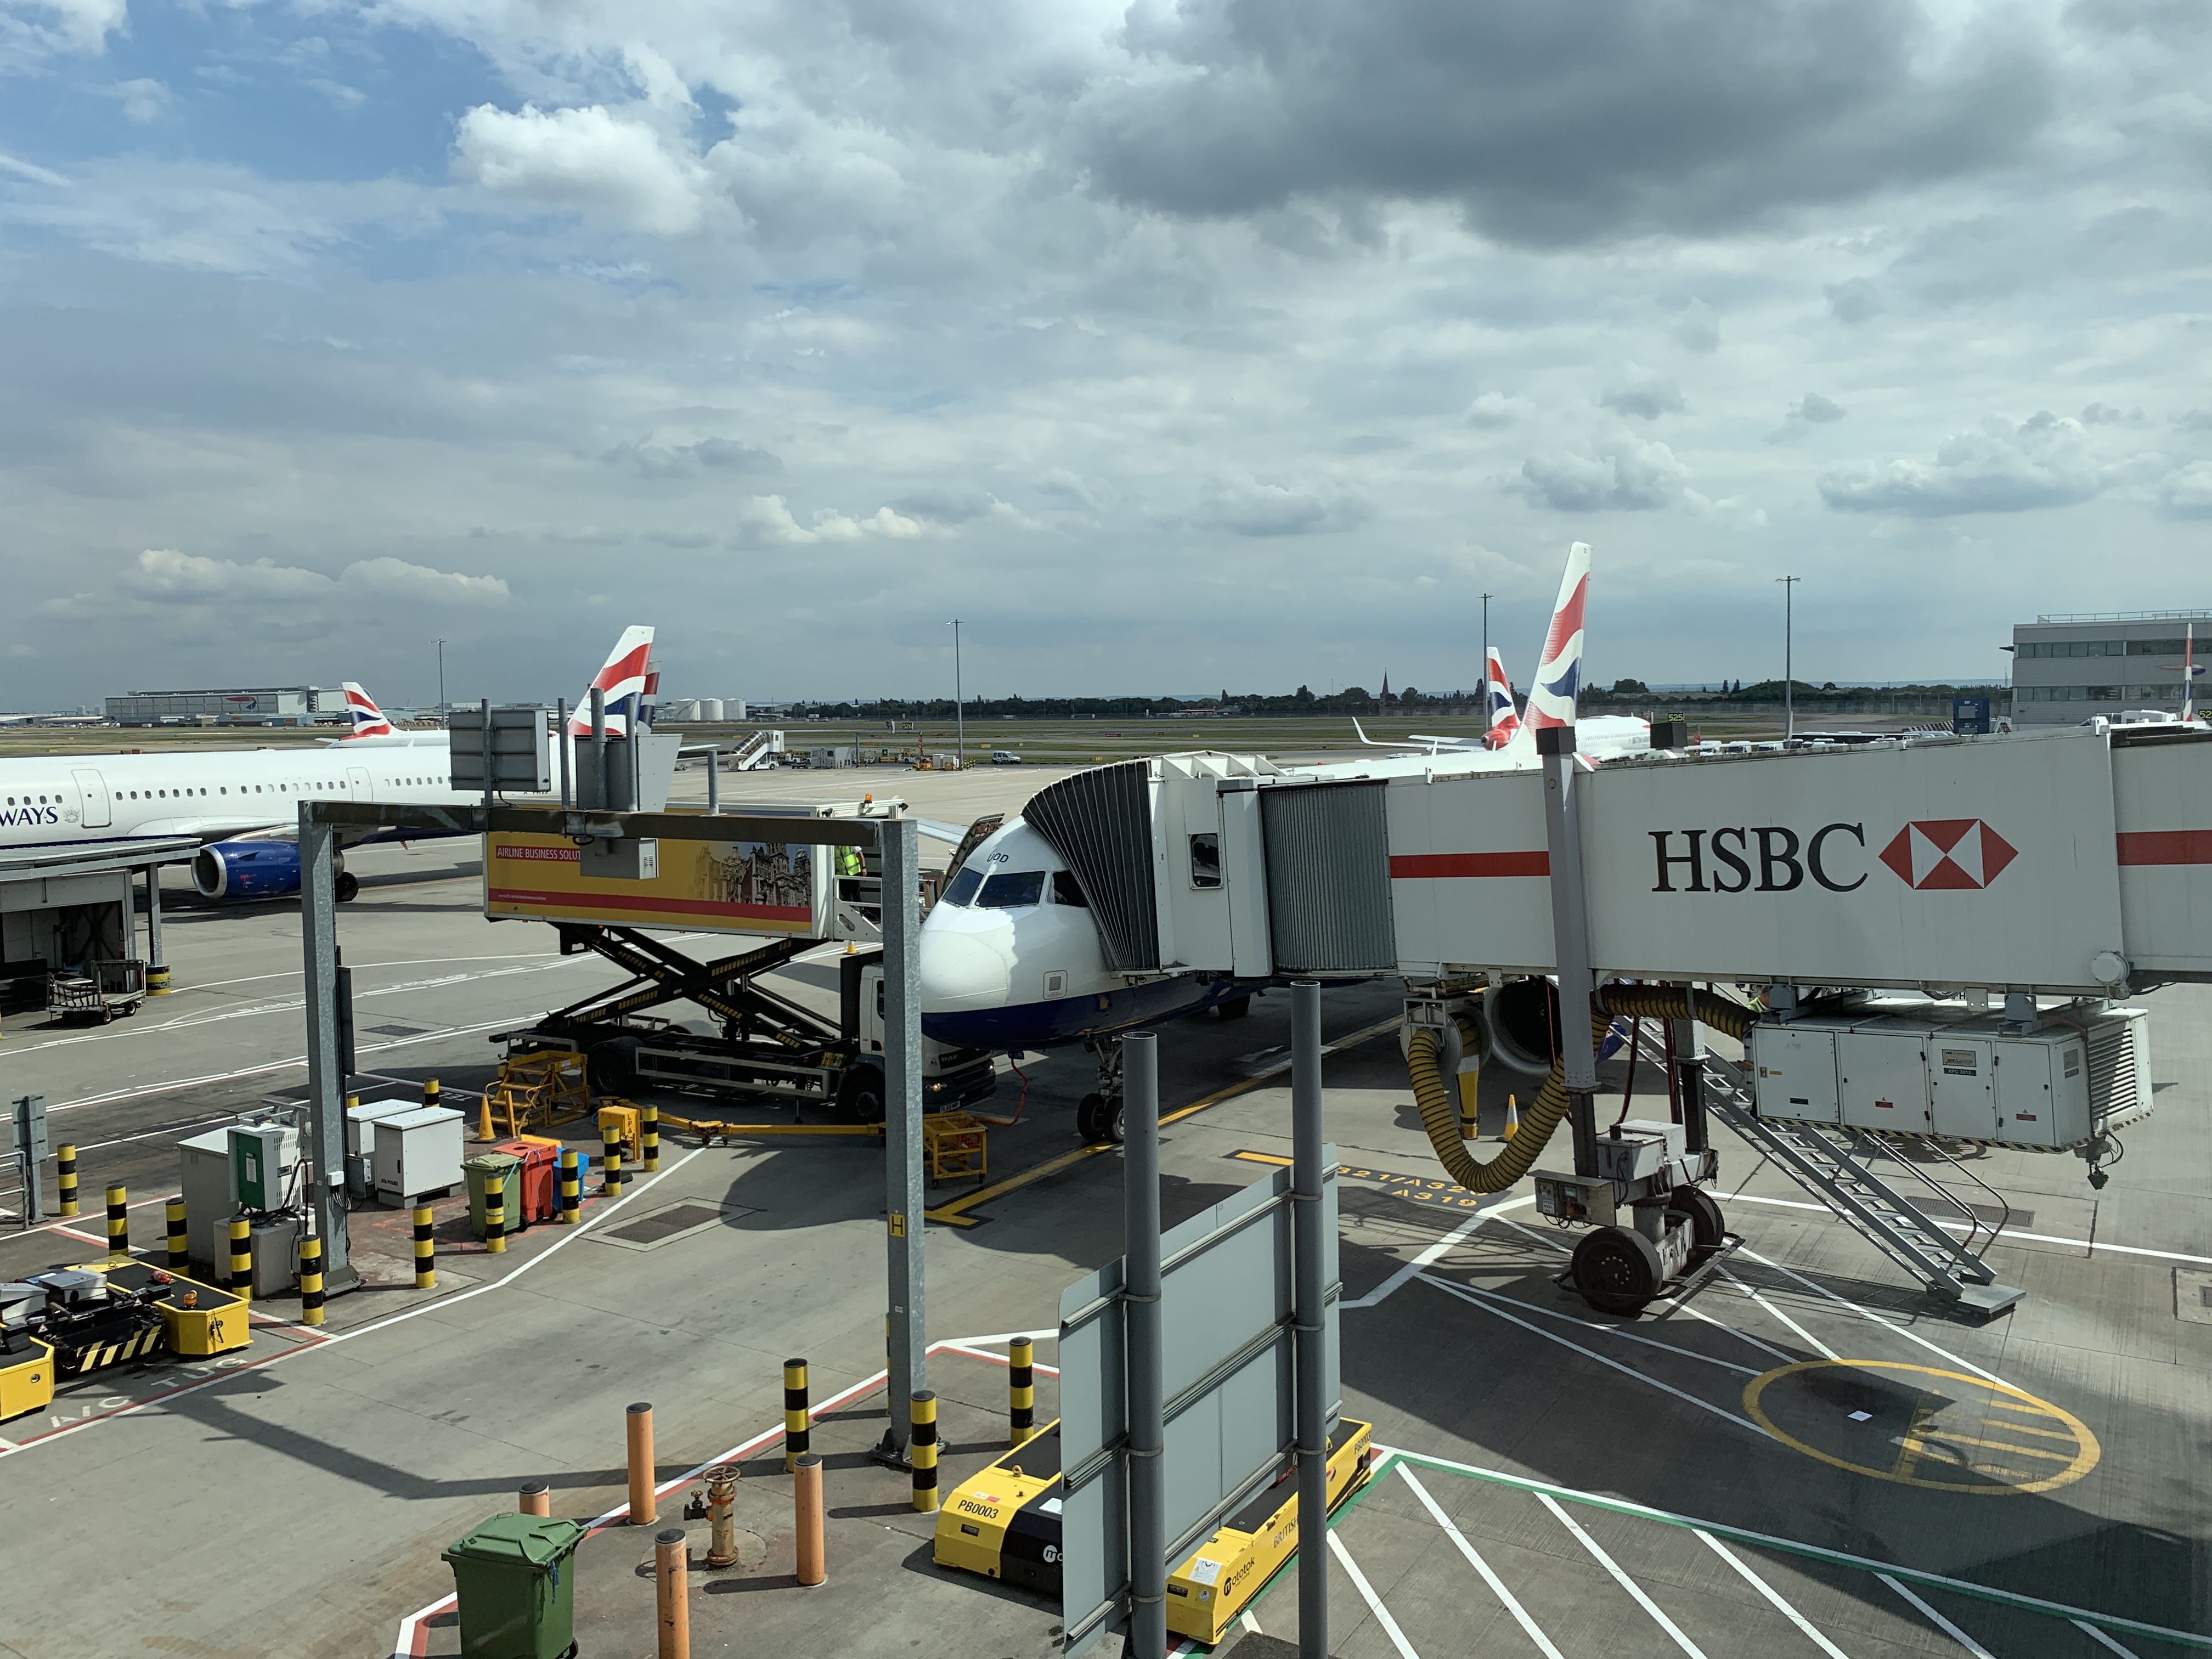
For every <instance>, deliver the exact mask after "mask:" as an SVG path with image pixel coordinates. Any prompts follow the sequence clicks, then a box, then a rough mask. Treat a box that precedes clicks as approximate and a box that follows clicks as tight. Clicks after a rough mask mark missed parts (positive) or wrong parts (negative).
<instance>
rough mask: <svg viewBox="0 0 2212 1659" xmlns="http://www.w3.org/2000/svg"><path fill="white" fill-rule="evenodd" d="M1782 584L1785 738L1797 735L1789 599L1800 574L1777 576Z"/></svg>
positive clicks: (1793, 632)
mask: <svg viewBox="0 0 2212 1659" xmlns="http://www.w3.org/2000/svg"><path fill="white" fill-rule="evenodd" d="M1774 580H1777V581H1778V582H1780V583H1781V584H1782V722H1783V724H1782V735H1783V737H1784V739H1785V740H1786V739H1788V738H1794V737H1796V735H1797V670H1796V663H1795V661H1794V660H1793V658H1794V653H1795V635H1796V618H1795V615H1794V611H1795V607H1794V606H1793V605H1792V604H1791V601H1792V600H1794V599H1796V597H1797V584H1798V583H1799V582H1802V581H1803V580H1805V579H1804V578H1803V577H1802V576H1777V577H1776V578H1775V579H1774Z"/></svg>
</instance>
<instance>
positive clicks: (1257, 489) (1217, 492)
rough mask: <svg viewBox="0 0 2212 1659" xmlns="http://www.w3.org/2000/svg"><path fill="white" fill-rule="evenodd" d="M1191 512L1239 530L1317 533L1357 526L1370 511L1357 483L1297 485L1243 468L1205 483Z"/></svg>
mask: <svg viewBox="0 0 2212 1659" xmlns="http://www.w3.org/2000/svg"><path fill="white" fill-rule="evenodd" d="M1195 516H1196V518H1197V520H1198V521H1199V522H1200V524H1204V525H1208V526H1212V527H1214V528H1216V529H1219V530H1227V531H1231V532H1234V533H1236V534H1237V535H1239V536H1317V535H1326V534H1328V533H1330V532H1335V531H1341V530H1353V529H1357V528H1358V526H1361V525H1363V524H1365V523H1366V522H1367V521H1368V520H1370V519H1372V518H1373V517H1374V516H1375V504H1374V503H1373V502H1372V501H1370V500H1368V498H1367V492H1366V491H1364V489H1359V488H1358V486H1357V485H1343V484H1336V483H1319V484H1316V485H1313V486H1311V487H1310V488H1306V489H1299V488H1297V487H1295V486H1293V485H1291V484H1284V483H1274V482H1273V481H1272V480H1269V479H1264V478H1255V477H1252V476H1251V475H1250V474H1249V473H1243V474H1239V475H1236V476H1233V477H1218V478H1215V479H1214V480H1213V481H1212V483H1209V484H1207V486H1206V493H1205V495H1204V497H1203V499H1202V500H1201V501H1200V502H1199V507H1198V512H1197V513H1196V515H1195Z"/></svg>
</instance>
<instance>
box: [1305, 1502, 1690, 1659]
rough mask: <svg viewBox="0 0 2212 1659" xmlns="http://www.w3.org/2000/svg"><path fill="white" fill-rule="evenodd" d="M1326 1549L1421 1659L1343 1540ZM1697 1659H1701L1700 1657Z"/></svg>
mask: <svg viewBox="0 0 2212 1659" xmlns="http://www.w3.org/2000/svg"><path fill="white" fill-rule="evenodd" d="M1328 1547H1329V1553H1331V1554H1332V1555H1334V1556H1335V1557H1336V1563H1337V1565H1339V1566H1340V1567H1342V1568H1343V1569H1344V1571H1345V1575H1346V1577H1349V1578H1350V1579H1351V1580H1352V1585H1353V1588H1355V1589H1358V1592H1359V1593H1360V1595H1362V1596H1364V1598H1366V1601H1367V1610H1368V1611H1369V1612H1370V1613H1373V1614H1374V1615H1375V1622H1376V1624H1378V1625H1380V1626H1383V1631H1384V1632H1385V1633H1386V1634H1387V1635H1388V1636H1389V1638H1390V1640H1391V1641H1392V1642H1393V1643H1395V1644H1396V1646H1397V1649H1398V1651H1399V1652H1400V1653H1401V1654H1403V1655H1404V1656H1405V1659H1421V1656H1420V1655H1419V1654H1418V1653H1416V1652H1414V1651H1413V1644H1412V1643H1411V1642H1408V1641H1407V1639H1406V1632H1403V1631H1401V1630H1400V1629H1399V1628H1398V1621H1397V1620H1395V1619H1393V1618H1392V1617H1391V1616H1390V1609H1389V1608H1388V1607H1384V1606H1383V1598H1382V1597H1381V1596H1379V1595H1376V1593H1375V1586H1374V1585H1372V1584H1370V1583H1368V1582H1367V1575H1366V1574H1365V1573H1364V1572H1362V1571H1360V1570H1359V1563H1358V1562H1357V1561H1355V1560H1353V1559H1352V1552H1351V1551H1350V1550H1348V1549H1346V1548H1345V1547H1344V1540H1342V1539H1341V1538H1339V1537H1338V1536H1337V1535H1336V1534H1334V1533H1333V1532H1332V1533H1331V1534H1329V1535H1328ZM1699 1659H1703V1656H1702V1655H1701V1656H1699Z"/></svg>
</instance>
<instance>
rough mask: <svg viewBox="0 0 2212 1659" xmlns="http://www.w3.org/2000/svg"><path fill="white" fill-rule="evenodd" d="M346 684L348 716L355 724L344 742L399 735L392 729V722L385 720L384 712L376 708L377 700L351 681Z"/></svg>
mask: <svg viewBox="0 0 2212 1659" xmlns="http://www.w3.org/2000/svg"><path fill="white" fill-rule="evenodd" d="M344 684H345V700H346V715H347V718H348V719H349V720H352V722H353V730H352V731H350V732H347V733H346V735H345V738H344V739H343V740H344V741H351V740H352V739H353V738H389V737H394V736H397V735H398V734H397V733H396V732H393V731H392V722H391V721H390V720H386V719H385V718H384V711H383V710H382V709H381V708H378V707H377V706H376V699H375V698H374V697H372V696H369V695H368V692H366V691H364V690H362V689H361V688H360V687H359V686H358V685H356V684H354V683H353V682H352V681H351V680H347V681H345V682H344Z"/></svg>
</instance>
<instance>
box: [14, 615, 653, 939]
mask: <svg viewBox="0 0 2212 1659" xmlns="http://www.w3.org/2000/svg"><path fill="white" fill-rule="evenodd" d="M652 642H653V629H650V628H642V627H635V628H630V629H626V630H624V632H623V636H622V639H621V641H620V642H619V643H618V644H617V646H616V647H615V649H614V651H613V653H611V654H610V655H609V657H608V658H607V660H606V662H605V665H603V666H602V667H601V668H600V670H599V673H598V674H597V675H595V676H594V677H593V678H592V685H593V686H594V687H596V688H598V689H599V690H602V691H604V692H605V693H606V694H607V695H608V697H609V701H610V706H611V707H613V708H619V709H620V711H621V714H622V718H623V730H624V731H627V730H628V727H629V716H630V715H631V714H634V713H635V712H636V710H637V708H638V707H639V706H640V705H641V702H642V701H643V699H644V697H645V696H647V694H648V693H649V691H650V690H651V689H652V682H653V679H654V678H657V677H655V676H653V675H652V674H651V673H649V672H648V671H647V660H648V659H649V658H650V655H651V647H652ZM346 690H347V705H348V711H349V716H350V719H351V722H352V731H351V732H350V733H349V735H348V736H346V737H344V738H337V739H335V740H332V741H330V742H327V743H325V744H321V745H319V746H317V747H313V748H300V749H246V750H214V751H206V750H201V751H196V752H187V751H184V750H172V751H167V752H160V751H157V752H152V753H142V754H136V755H112V754H111V755H53V756H34V757H20V758H9V759H5V760H0V851H7V850H12V849H14V848H58V847H85V846H97V845H103V844H118V845H119V844H125V843H128V842H138V841H158V840H170V839H174V838H177V837H180V836H191V837H194V838H196V839H197V840H200V841H202V842H206V843H208V844H207V845H205V846H204V847H203V848H201V849H200V852H199V854H198V855H197V857H196V858H195V859H194V860H193V861H192V883H193V885H194V886H195V887H196V888H197V890H198V891H199V893H200V896H201V897H203V898H204V899H210V900H216V901H235V900H242V899H259V898H277V897H283V896H289V895H290V894H294V893H296V892H298V891H299V890H300V849H299V846H298V843H297V839H296V837H297V833H298V830H297V825H298V821H299V803H300V802H301V800H313V799H325V800H374V801H386V802H398V803H404V804H406V805H423V806H447V805H470V804H471V803H475V802H480V801H481V800H482V799H483V795H482V794H481V793H479V792H477V791H473V790H467V791H457V790H455V789H454V788H453V786H452V781H451V772H452V769H451V763H450V761H449V760H448V758H447V752H448V744H449V742H450V738H449V736H448V734H447V733H446V732H398V731H396V730H394V728H393V727H392V724H391V722H390V721H389V720H386V719H385V718H384V715H383V713H382V711H381V710H380V709H379V708H377V706H376V703H375V702H374V699H373V698H371V697H370V696H368V693H367V692H366V691H364V690H361V688H360V687H359V686H357V685H353V684H349V685H348V686H347V688H346ZM588 702H589V698H588V694H587V696H586V705H587V706H588ZM609 723H610V725H612V723H613V722H612V720H610V722H609ZM588 730H589V720H588V716H587V717H586V732H588ZM509 799H535V797H512V796H511V797H509ZM432 838H433V837H432V836H429V835H428V833H426V832H424V831H422V830H416V829H408V830H404V831H403V830H376V831H371V832H368V833H366V834H362V835H352V836H346V837H345V838H344V841H343V845H344V846H349V847H350V846H359V845H362V843H364V842H381V841H417V840H429V839H432ZM359 891H360V883H359V881H358V880H357V879H356V878H355V877H354V876H353V875H351V874H350V873H349V872H346V871H345V870H344V868H343V863H341V867H340V869H339V872H338V876H337V897H338V898H339V900H340V901H341V902H343V901H345V900H349V899H351V898H352V897H353V896H355V895H356V893H357V892H359Z"/></svg>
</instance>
